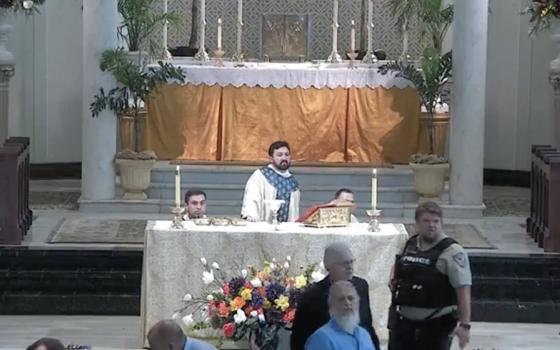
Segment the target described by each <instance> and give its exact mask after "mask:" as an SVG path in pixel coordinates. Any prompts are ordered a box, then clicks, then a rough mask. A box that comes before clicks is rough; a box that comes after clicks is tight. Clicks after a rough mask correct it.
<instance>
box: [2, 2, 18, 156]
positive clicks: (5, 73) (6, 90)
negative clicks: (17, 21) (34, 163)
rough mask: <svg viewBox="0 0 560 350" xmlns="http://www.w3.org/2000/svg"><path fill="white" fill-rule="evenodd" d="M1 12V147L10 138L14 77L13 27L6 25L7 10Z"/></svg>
mask: <svg viewBox="0 0 560 350" xmlns="http://www.w3.org/2000/svg"><path fill="white" fill-rule="evenodd" d="M4 11H5V12H4V13H1V12H0V146H2V144H4V141H5V140H6V139H7V138H8V136H9V135H8V113H9V111H10V108H9V101H10V78H11V77H12V76H13V75H14V65H15V59H14V55H12V53H11V52H10V51H8V49H7V48H6V42H7V41H8V35H9V34H10V32H11V31H12V26H11V25H9V24H7V23H5V21H6V17H7V10H4Z"/></svg>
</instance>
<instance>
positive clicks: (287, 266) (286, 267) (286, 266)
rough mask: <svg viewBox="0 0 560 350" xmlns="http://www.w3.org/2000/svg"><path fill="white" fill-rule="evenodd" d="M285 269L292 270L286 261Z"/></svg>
mask: <svg viewBox="0 0 560 350" xmlns="http://www.w3.org/2000/svg"><path fill="white" fill-rule="evenodd" d="M284 268H285V269H286V270H287V269H289V268H290V263H289V262H287V261H286V262H285V263H284Z"/></svg>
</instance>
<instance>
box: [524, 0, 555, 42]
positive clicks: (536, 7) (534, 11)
mask: <svg viewBox="0 0 560 350" xmlns="http://www.w3.org/2000/svg"><path fill="white" fill-rule="evenodd" d="M526 13H528V14H529V15H530V16H531V18H530V19H529V22H530V23H531V24H532V26H531V29H530V30H529V33H530V34H536V33H538V32H539V31H541V30H543V29H546V28H548V27H550V22H551V20H553V19H558V18H560V0H533V1H532V2H531V4H529V6H528V7H527V8H526V9H525V10H523V14H526Z"/></svg>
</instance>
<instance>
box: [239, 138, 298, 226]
mask: <svg viewBox="0 0 560 350" xmlns="http://www.w3.org/2000/svg"><path fill="white" fill-rule="evenodd" d="M268 156H269V162H270V163H269V164H268V165H267V166H265V167H262V168H260V169H257V170H255V172H254V173H253V174H252V175H251V177H249V180H247V184H246V185H245V194H244V195H243V205H242V207H241V216H242V217H244V218H246V219H247V220H249V221H270V220H271V218H272V211H271V210H270V203H268V202H267V201H269V200H274V199H282V200H284V204H282V205H281V206H280V209H279V210H278V221H279V222H286V221H296V220H297V218H298V217H299V199H300V191H299V186H298V183H297V181H296V179H295V178H294V176H293V175H292V174H291V173H290V170H289V169H290V165H291V163H292V157H291V155H290V145H289V144H288V143H287V142H286V141H276V142H274V143H272V144H271V145H270V147H269V148H268Z"/></svg>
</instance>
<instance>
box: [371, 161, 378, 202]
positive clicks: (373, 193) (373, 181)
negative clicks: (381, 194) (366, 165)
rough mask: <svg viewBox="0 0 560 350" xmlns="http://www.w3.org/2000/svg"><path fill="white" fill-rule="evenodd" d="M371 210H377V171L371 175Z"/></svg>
mask: <svg viewBox="0 0 560 350" xmlns="http://www.w3.org/2000/svg"><path fill="white" fill-rule="evenodd" d="M371 209H372V210H377V169H373V173H372V174H371Z"/></svg>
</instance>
